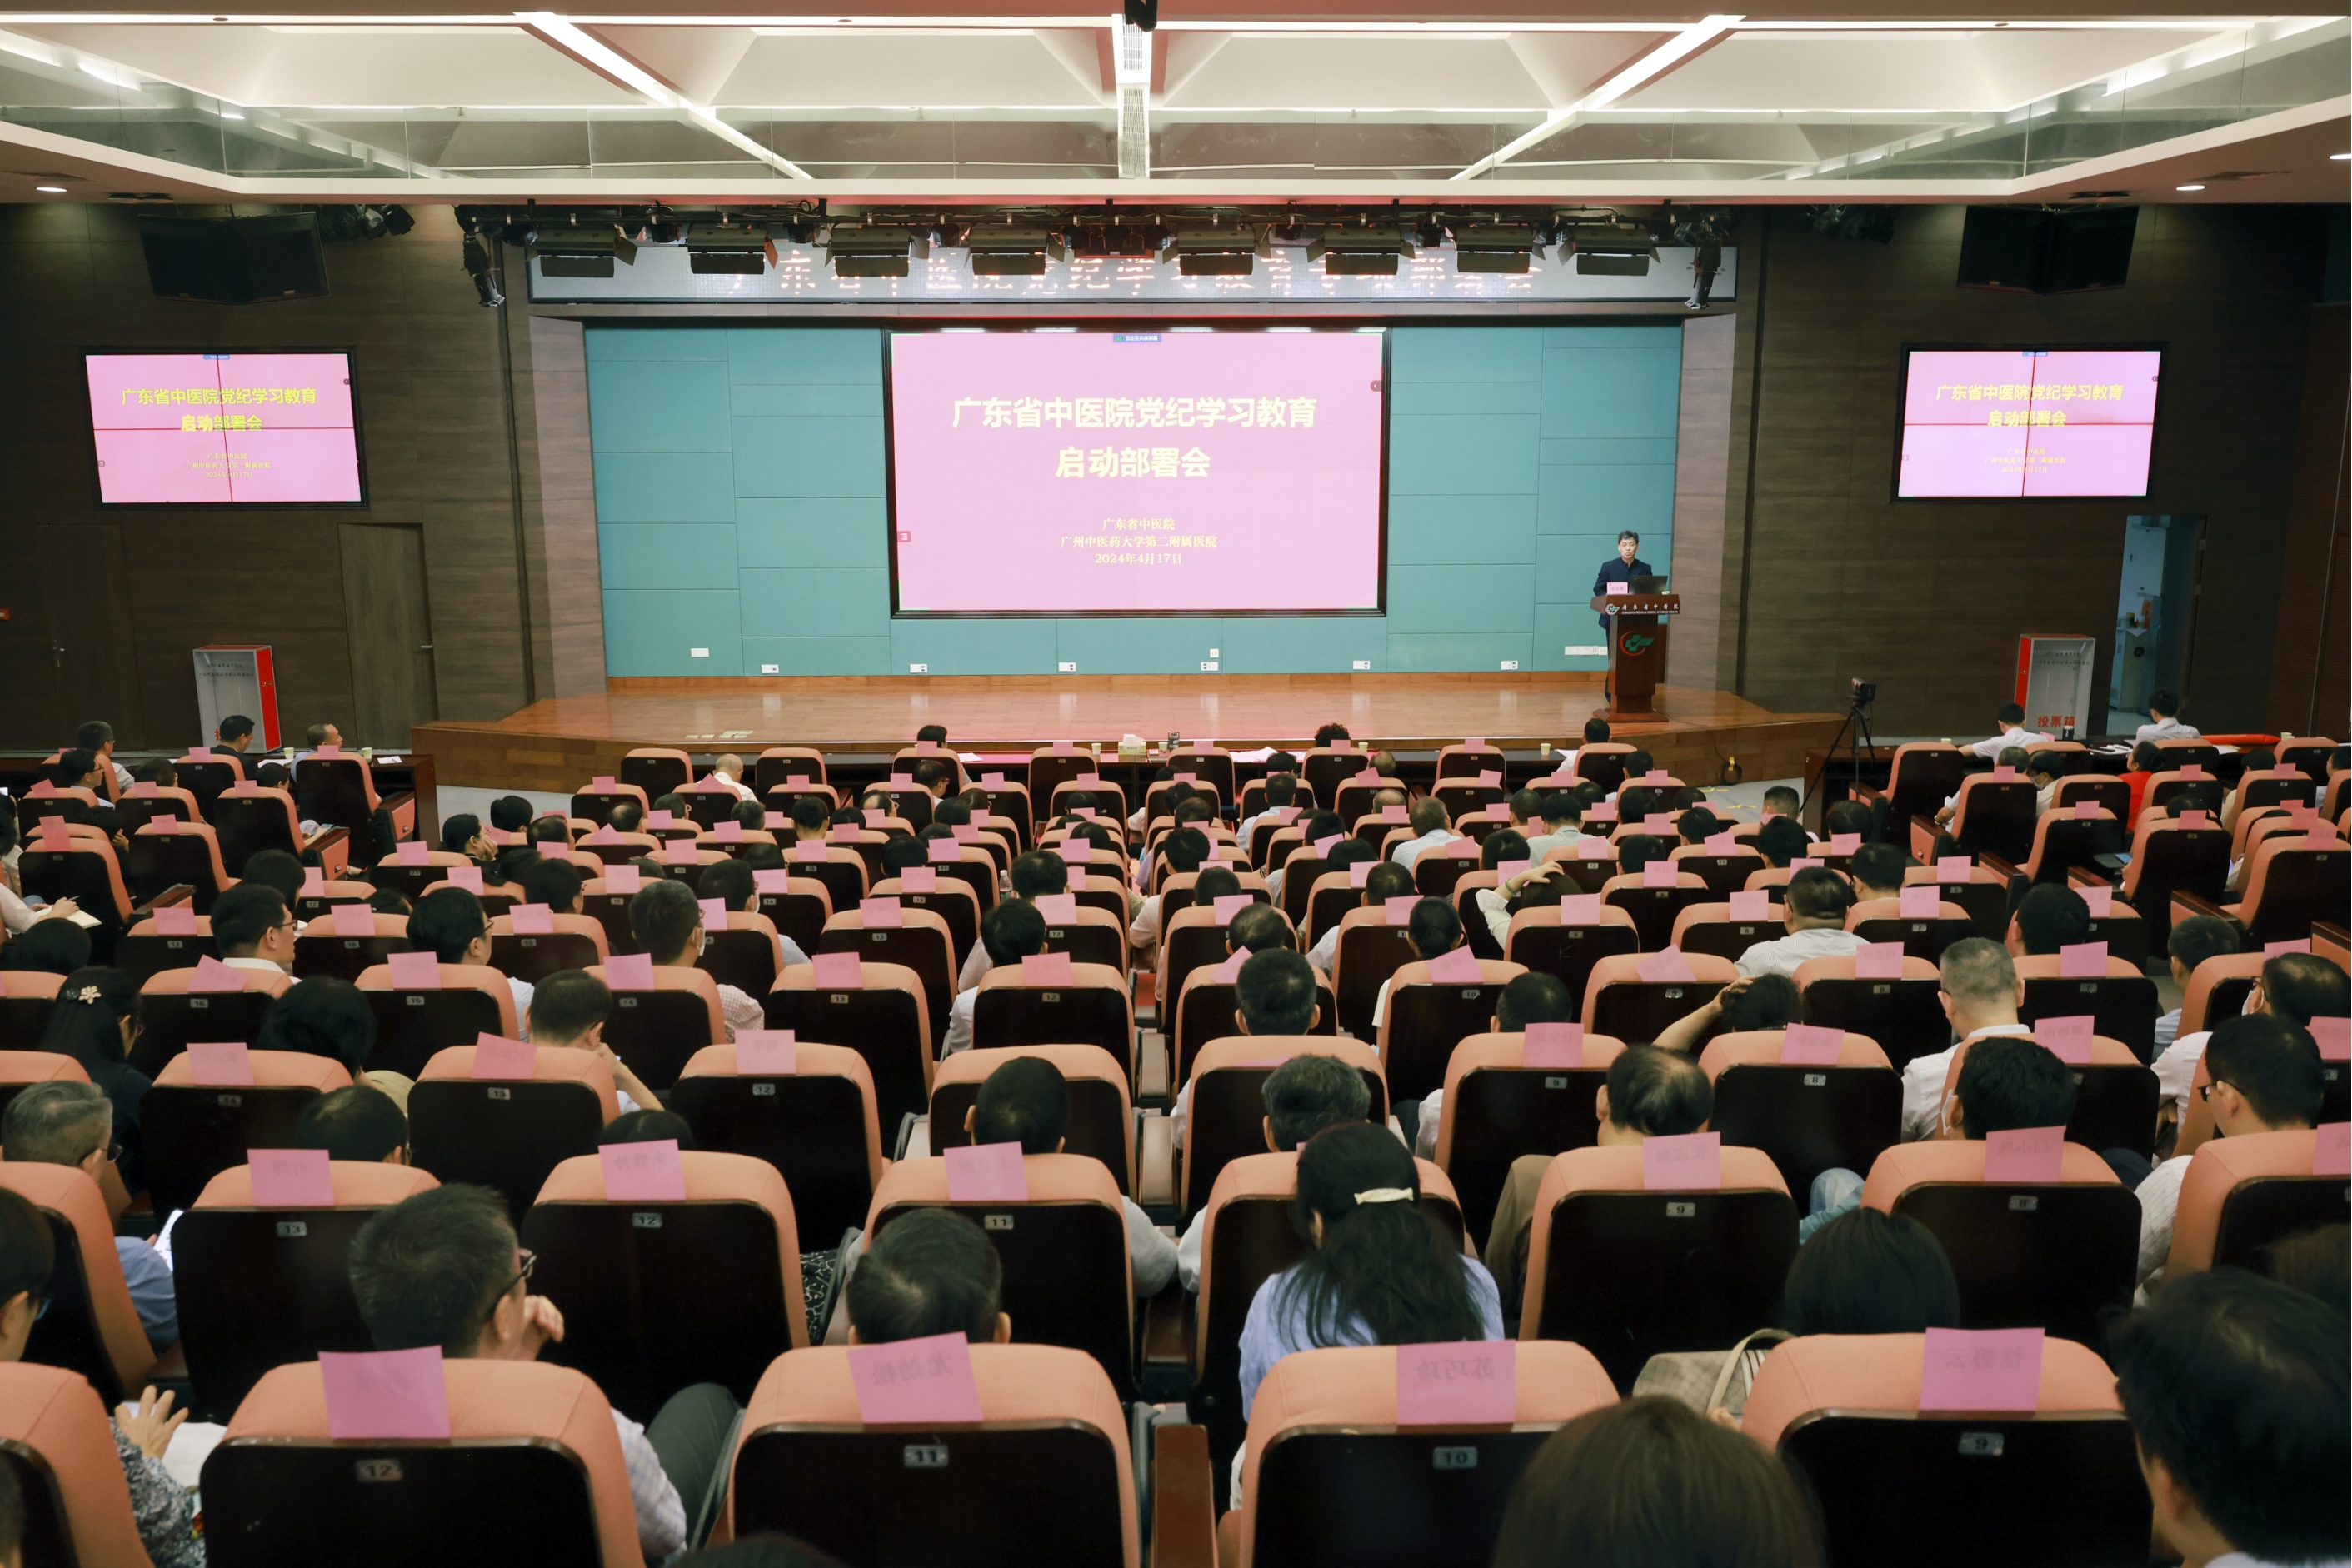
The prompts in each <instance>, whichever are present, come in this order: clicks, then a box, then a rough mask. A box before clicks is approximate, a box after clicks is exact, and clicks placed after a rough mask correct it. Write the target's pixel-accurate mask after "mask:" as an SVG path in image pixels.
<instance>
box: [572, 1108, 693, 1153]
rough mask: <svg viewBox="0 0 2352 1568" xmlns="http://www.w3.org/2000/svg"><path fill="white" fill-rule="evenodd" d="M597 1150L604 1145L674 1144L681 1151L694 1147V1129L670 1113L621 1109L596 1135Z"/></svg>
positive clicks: (683, 1118) (680, 1117)
mask: <svg viewBox="0 0 2352 1568" xmlns="http://www.w3.org/2000/svg"><path fill="white" fill-rule="evenodd" d="M596 1142H597V1144H598V1146H599V1147H601V1146H603V1145H604V1144H606V1143H675V1144H677V1146H678V1148H679V1149H680V1150H681V1151H683V1150H688V1149H691V1148H693V1147H694V1129H693V1128H692V1127H689V1126H688V1125H687V1121H686V1118H685V1117H683V1116H680V1115H678V1114H677V1112H676V1111H672V1110H625V1111H623V1112H622V1113H621V1114H620V1115H618V1116H615V1117H614V1118H613V1120H612V1121H607V1122H606V1123H604V1131H602V1132H599V1133H597V1134H596Z"/></svg>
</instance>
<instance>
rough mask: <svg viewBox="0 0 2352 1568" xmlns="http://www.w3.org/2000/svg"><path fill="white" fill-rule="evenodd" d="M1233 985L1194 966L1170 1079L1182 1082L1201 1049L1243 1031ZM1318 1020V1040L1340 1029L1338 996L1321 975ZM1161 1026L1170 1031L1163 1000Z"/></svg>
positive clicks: (1180, 999) (1312, 1031)
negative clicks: (1212, 1042) (1214, 1041)
mask: <svg viewBox="0 0 2352 1568" xmlns="http://www.w3.org/2000/svg"><path fill="white" fill-rule="evenodd" d="M1234 989H1235V988H1234V983H1233V982H1231V981H1221V980H1219V979H1218V978H1217V977H1216V972H1215V971H1214V970H1211V969H1195V970H1194V971H1193V972H1192V973H1191V974H1190V975H1188V976H1186V978H1185V981H1184V989H1183V990H1182V991H1181V992H1180V993H1179V994H1178V995H1177V998H1176V1005H1175V1010H1174V1017H1175V1020H1176V1027H1175V1033H1174V1034H1173V1035H1172V1036H1171V1037H1170V1042H1169V1081H1170V1082H1171V1083H1181V1082H1182V1081H1183V1080H1184V1079H1185V1078H1186V1077H1188V1076H1189V1075H1190V1074H1191V1072H1192V1063H1193V1062H1194V1061H1195V1060H1196V1059H1198V1058H1199V1057H1200V1054H1201V1051H1202V1047H1205V1046H1207V1045H1208V1044H1209V1043H1210V1042H1211V1041H1213V1040H1221V1039H1223V1038H1224V1037H1226V1036H1228V1035H1237V1034H1239V1033H1240V1032H1241V1026H1240V1024H1239V1022H1238V1019H1239V1016H1240V1014H1239V1006H1238V1004H1237V1003H1236V1002H1235V1000H1234ZM1315 1001H1316V1007H1317V1013H1316V1016H1315V1021H1314V1022H1313V1023H1311V1024H1309V1025H1308V1026H1307V1033H1308V1034H1309V1035H1312V1036H1314V1037H1316V1038H1318V1039H1328V1038H1330V1037H1333V1036H1335V1035H1337V1034H1338V1033H1339V997H1338V996H1337V995H1336V994H1334V993H1333V992H1332V990H1331V983H1330V982H1329V981H1328V980H1326V979H1324V978H1323V977H1322V976H1321V975H1320V974H1318V975H1317V976H1316V977H1315ZM1169 1016H1170V1015H1169V1011H1168V1004H1167V1002H1166V1001H1165V1000H1162V1001H1161V1002H1160V1019H1161V1024H1160V1028H1161V1030H1162V1032H1163V1033H1164V1032H1165V1031H1166V1030H1167V1022H1166V1020H1167V1019H1168V1017H1169Z"/></svg>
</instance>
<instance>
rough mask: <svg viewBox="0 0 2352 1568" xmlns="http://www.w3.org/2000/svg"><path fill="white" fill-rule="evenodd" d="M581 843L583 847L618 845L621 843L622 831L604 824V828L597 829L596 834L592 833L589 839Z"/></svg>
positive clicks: (586, 838)
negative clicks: (590, 845)
mask: <svg viewBox="0 0 2352 1568" xmlns="http://www.w3.org/2000/svg"><path fill="white" fill-rule="evenodd" d="M580 842H581V843H582V844H583V846H584V845H589V844H618V843H619V842H621V830H620V829H619V828H617V827H614V826H613V825H612V824H611V823H609V822H608V823H606V824H604V826H602V827H600V828H598V829H596V831H595V832H593V833H591V834H590V835H589V836H588V837H585V838H583V839H582V840H581V841H580Z"/></svg>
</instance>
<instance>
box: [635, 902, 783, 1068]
mask: <svg viewBox="0 0 2352 1568" xmlns="http://www.w3.org/2000/svg"><path fill="white" fill-rule="evenodd" d="M711 869H713V870H716V869H718V868H717V867H716V866H714V867H712V868H711ZM629 933H630V934H631V935H632V936H634V937H635V938H636V939H637V946H638V947H639V948H641V949H642V950H644V951H645V952H648V953H650V954H652V955H653V961H654V967H655V968H656V969H692V968H694V967H695V966H696V964H697V963H698V962H699V961H700V959H701V957H702V935H703V932H702V904H701V901H700V900H698V899H696V897H695V896H694V889H691V888H689V887H688V886H687V885H686V884H685V883H684V882H677V881H672V880H671V879H668V878H667V877H665V878H662V879H660V880H658V881H652V882H647V883H646V885H645V886H643V887H641V888H639V889H637V891H636V894H635V897H633V898H631V899H630V900H629ZM801 962H803V963H807V962H808V960H807V959H806V958H803V960H802V961H801ZM719 1014H720V1016H722V1017H723V1018H724V1020H725V1022H726V1025H727V1037H728V1038H729V1039H730V1040H731V1039H733V1038H734V1037H735V1031H737V1030H738V1029H757V1028H760V1027H761V1026H763V1025H764V1023H765V1020H766V1018H767V1015H766V1014H765V1013H763V1012H762V1011H761V1008H760V1004H759V1002H758V1001H757V1000H755V999H754V998H752V997H750V996H747V995H745V994H743V993H742V991H741V990H740V989H739V988H737V987H735V986H732V985H730V984H726V983H725V982H723V981H721V982H719ZM714 1043H715V1042H714Z"/></svg>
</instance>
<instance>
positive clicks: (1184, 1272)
mask: <svg viewBox="0 0 2352 1568" xmlns="http://www.w3.org/2000/svg"><path fill="white" fill-rule="evenodd" d="M1264 1092H1265V1146H1266V1148H1267V1149H1268V1150H1270V1151H1272V1152H1275V1153H1276V1154H1287V1153H1289V1152H1292V1151H1293V1150H1295V1149H1297V1147H1298V1146H1299V1145H1300V1144H1301V1143H1304V1142H1307V1140H1308V1139H1309V1138H1312V1137H1314V1136H1315V1134H1317V1133H1318V1132H1320V1131H1323V1130H1324V1129H1325V1128H1326V1127H1339V1126H1343V1125H1345V1124H1346V1123H1348V1122H1350V1121H1366V1120H1368V1119H1369V1118H1370V1116H1371V1113H1372V1091H1371V1088H1370V1085H1368V1084H1366V1083H1365V1082H1364V1075H1363V1074H1362V1073H1361V1072H1359V1071H1358V1070H1357V1069H1356V1068H1355V1066H1354V1064H1352V1063H1349V1062H1345V1061H1342V1060H1340V1059H1339V1058H1338V1057H1327V1056H1321V1055H1318V1054H1317V1053H1315V1052H1313V1051H1305V1052H1301V1053H1300V1054H1299V1055H1297V1056H1295V1057H1293V1058H1290V1059H1289V1060H1288V1061H1286V1062H1285V1063H1283V1064H1282V1065H1281V1066H1280V1067H1278V1068H1275V1069H1274V1071H1273V1072H1272V1073H1271V1074H1269V1075H1268V1076H1267V1078H1266V1080H1265V1091H1264ZM1208 1233H1209V1209H1208V1205H1206V1204H1203V1205H1201V1209H1200V1211H1199V1212H1198V1213H1196V1214H1195V1215H1193V1216H1192V1224H1191V1225H1189V1226H1185V1227H1184V1236H1183V1239H1181V1240H1180V1241H1179V1242H1177V1244H1176V1278H1177V1279H1181V1280H1182V1281H1183V1284H1184V1289H1187V1290H1192V1291H1197V1290H1199V1289H1201V1247H1202V1243H1203V1242H1204V1241H1205V1240H1206V1238H1207V1237H1208Z"/></svg>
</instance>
